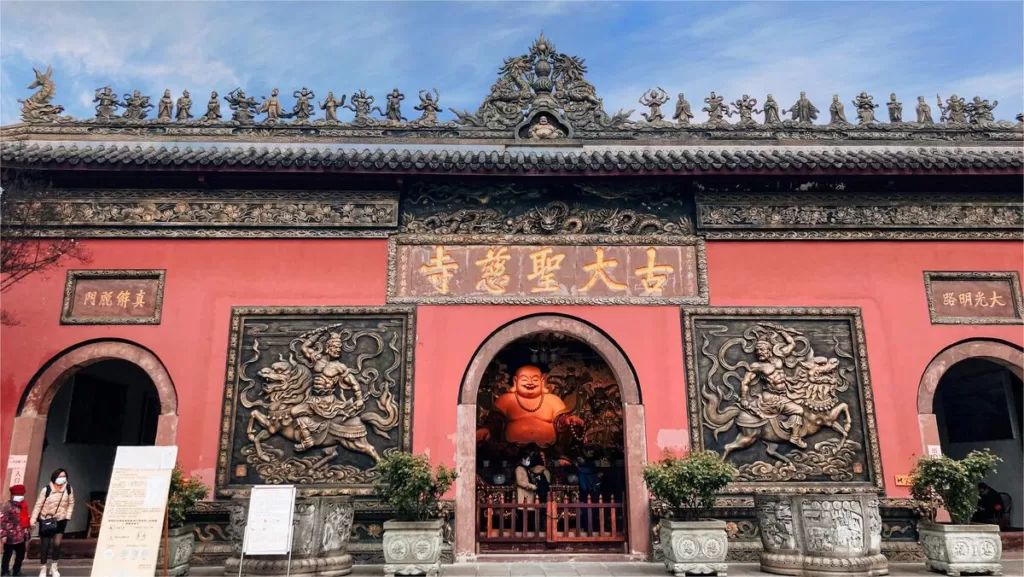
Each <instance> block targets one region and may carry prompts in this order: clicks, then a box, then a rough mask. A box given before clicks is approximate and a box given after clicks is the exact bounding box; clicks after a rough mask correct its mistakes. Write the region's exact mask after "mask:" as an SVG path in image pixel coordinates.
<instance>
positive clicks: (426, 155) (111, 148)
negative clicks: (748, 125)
mask: <svg viewBox="0 0 1024 577" xmlns="http://www.w3.org/2000/svg"><path fill="white" fill-rule="evenodd" d="M0 160H2V161H3V163H4V165H5V166H8V167H35V168H46V167H56V166H68V165H71V166H84V167H91V168H101V167H104V166H115V165H116V166H119V167H122V168H124V167H131V166H135V167H139V168H153V169H158V170H174V169H178V168H209V169H222V170H223V169H227V170H250V169H254V168H267V169H290V170H294V169H300V170H301V169H306V170H313V171H324V170H328V171H339V172H385V173H386V172H403V173H404V172H420V173H446V172H480V173H506V174H535V173H555V174H557V173H570V174H584V173H612V172H633V173H642V172H668V173H691V172H737V173H742V172H820V171H825V172H831V171H837V172H849V171H853V172H860V171H869V172H907V171H911V172H938V173H941V172H951V171H963V170H983V171H999V172H1019V171H1021V170H1022V169H1024V150H1022V149H1021V148H1019V147H1013V146H1007V147H965V148H952V147H932V148H924V147H920V148H915V147H907V146H904V147H892V146H888V147H886V146H875V147H872V146H837V147H786V146H746V147H744V146H739V145H737V146H706V147H671V146H666V147H646V148H643V147H621V148H618V149H617V148H615V147H608V148H603V149H601V148H599V149H593V148H591V149H582V150H580V149H576V150H574V151H572V152H565V151H557V150H551V149H547V150H545V149H537V150H530V151H524V150H522V149H520V150H516V151H514V152H510V151H507V150H506V151H501V152H499V151H497V150H465V149H452V148H447V149H446V148H444V147H443V146H440V145H439V146H437V147H436V148H427V149H419V150H408V149H406V150H402V149H400V148H394V149H384V148H376V149H374V150H370V149H362V150H357V149H354V148H349V149H344V148H341V147H333V148H332V147H322V148H316V147H302V146H283V147H278V146H262V147H255V146H248V147H247V146H231V145H227V146H216V145H196V146H188V145H186V146H180V147H179V146H173V145H172V146H164V145H160V144H150V143H144V145H138V144H136V145H134V146H130V145H110V144H95V145H94V144H92V143H76V144H57V143H48V142H39V141H7V142H3V143H2V144H0Z"/></svg>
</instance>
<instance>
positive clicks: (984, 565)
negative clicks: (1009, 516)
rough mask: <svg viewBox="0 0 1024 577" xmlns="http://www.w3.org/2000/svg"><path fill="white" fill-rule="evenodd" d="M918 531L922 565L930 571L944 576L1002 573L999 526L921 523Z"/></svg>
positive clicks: (1001, 547)
mask: <svg viewBox="0 0 1024 577" xmlns="http://www.w3.org/2000/svg"><path fill="white" fill-rule="evenodd" d="M918 533H919V534H920V536H921V547H922V548H923V549H924V556H925V557H926V560H925V565H926V566H927V567H928V569H929V570H931V571H937V572H939V573H945V574H946V575H961V574H964V573H972V574H981V575H1002V574H1003V566H1002V565H1000V564H999V559H1000V558H1001V557H1002V554H1003V543H1002V541H1001V540H1000V538H999V526H998V525H982V524H977V525H974V524H972V525H939V524H937V523H921V524H920V525H919V526H918Z"/></svg>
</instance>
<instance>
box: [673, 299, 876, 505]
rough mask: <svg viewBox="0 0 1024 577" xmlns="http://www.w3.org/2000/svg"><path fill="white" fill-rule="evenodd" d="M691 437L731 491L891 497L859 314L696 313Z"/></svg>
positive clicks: (689, 345) (691, 344)
mask: <svg viewBox="0 0 1024 577" xmlns="http://www.w3.org/2000/svg"><path fill="white" fill-rule="evenodd" d="M683 325H684V342H685V347H686V355H687V391H688V396H689V403H688V404H689V410H690V423H691V425H690V426H691V439H693V443H694V446H695V447H699V448H703V449H710V450H713V451H716V452H718V453H720V454H722V455H723V456H724V457H725V459H726V460H727V461H729V462H731V463H732V464H734V465H735V466H736V467H737V469H738V470H739V477H738V479H737V481H736V482H735V483H733V484H732V485H731V486H730V488H729V489H728V492H733V493H757V492H762V491H767V490H771V491H779V490H782V491H792V492H804V491H812V490H821V489H832V490H841V489H854V488H856V489H862V490H863V489H869V490H870V489H872V488H874V489H876V490H877V491H879V492H882V491H883V490H884V483H883V476H882V472H881V462H880V460H879V451H878V436H877V431H876V427H875V416H874V401H873V395H872V391H871V382H870V376H869V374H868V370H867V348H866V345H865V342H864V332H863V324H862V321H861V317H860V312H859V309H769V308H765V309H729V308H705V309H688V310H685V311H684V313H683Z"/></svg>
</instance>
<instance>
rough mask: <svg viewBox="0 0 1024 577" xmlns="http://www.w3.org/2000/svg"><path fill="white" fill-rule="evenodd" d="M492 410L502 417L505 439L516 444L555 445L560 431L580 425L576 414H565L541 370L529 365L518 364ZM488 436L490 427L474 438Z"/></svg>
mask: <svg viewBox="0 0 1024 577" xmlns="http://www.w3.org/2000/svg"><path fill="white" fill-rule="evenodd" d="M494 410H495V411H497V412H499V413H501V415H503V416H504V417H505V424H504V431H503V432H504V435H505V441H507V442H509V443H514V444H516V445H529V444H536V445H538V446H541V447H547V446H550V445H553V444H555V441H556V440H557V439H558V435H559V434H560V433H561V432H562V431H564V430H567V429H569V428H570V427H579V426H582V425H583V421H582V420H581V419H580V418H579V417H577V416H575V415H570V414H569V411H568V409H567V408H566V406H565V403H564V402H562V399H560V398H559V397H558V395H555V394H553V393H552V392H551V389H550V388H549V387H548V385H547V382H546V379H545V375H544V373H543V372H541V370H540V368H538V367H536V366H533V365H524V366H522V367H519V370H517V371H516V374H515V377H513V379H512V388H511V390H509V391H508V392H506V393H503V394H501V395H499V396H498V398H497V399H496V400H495V402H494ZM490 438H491V429H489V428H481V429H479V430H478V431H477V439H478V440H481V441H485V440H488V439H490Z"/></svg>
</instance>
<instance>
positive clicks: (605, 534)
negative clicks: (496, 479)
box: [478, 495, 626, 543]
mask: <svg viewBox="0 0 1024 577" xmlns="http://www.w3.org/2000/svg"><path fill="white" fill-rule="evenodd" d="M478 527H479V530H478V533H479V534H478V539H479V540H480V541H481V542H483V543H544V542H547V543H570V542H571V543H615V542H625V540H626V532H625V527H626V523H625V507H624V506H623V504H622V503H616V502H615V499H614V498H612V499H610V500H609V501H608V502H605V501H604V498H603V497H599V498H598V500H597V501H593V500H591V499H589V498H588V499H587V501H586V502H584V503H580V502H570V501H569V500H568V497H567V496H563V497H562V500H561V501H558V500H556V499H555V497H554V496H553V495H552V496H551V498H550V499H549V500H548V501H547V502H546V503H537V502H534V503H515V502H506V501H505V498H504V496H503V495H499V496H498V498H497V499H496V500H495V501H492V502H482V503H479V504H478Z"/></svg>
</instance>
